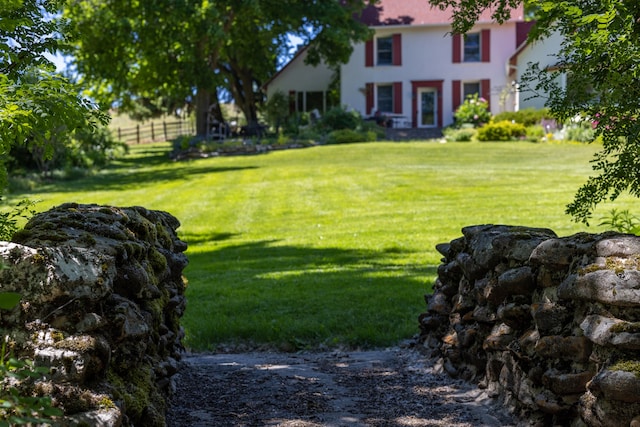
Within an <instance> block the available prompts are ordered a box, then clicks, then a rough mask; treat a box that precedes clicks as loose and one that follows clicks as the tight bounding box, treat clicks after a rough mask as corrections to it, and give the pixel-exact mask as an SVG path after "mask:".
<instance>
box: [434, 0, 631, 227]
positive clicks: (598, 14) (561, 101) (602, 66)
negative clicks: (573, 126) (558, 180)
mask: <svg viewBox="0 0 640 427" xmlns="http://www.w3.org/2000/svg"><path fill="white" fill-rule="evenodd" d="M429 1H430V3H431V4H432V5H437V6H439V7H447V6H453V7H454V21H453V30H454V31H455V32H460V33H464V32H466V31H467V30H469V29H470V28H471V27H472V26H473V25H474V24H475V22H476V21H477V19H478V16H479V13H480V12H481V11H483V10H485V9H491V10H493V11H494V16H495V17H496V18H497V19H498V21H499V22H503V21H504V20H505V19H506V18H507V17H508V15H509V14H508V8H509V7H513V6H517V5H519V4H520V3H522V2H521V1H520V0H477V1H473V2H468V1H462V0H429ZM526 3H530V2H525V4H526ZM537 6H538V7H537V8H536V9H535V25H534V27H533V28H532V31H531V33H530V39H531V40H535V39H540V38H543V37H545V36H548V35H550V34H552V33H554V32H557V33H558V34H560V35H561V36H562V37H563V42H562V45H561V48H560V52H558V54H557V55H556V56H557V60H556V65H557V67H558V69H560V70H563V71H566V72H567V73H568V78H567V79H566V86H565V87H562V86H561V85H560V82H559V79H557V74H556V73H553V72H547V71H545V70H541V69H540V67H539V66H538V65H536V64H534V65H533V66H532V67H531V69H530V71H529V72H528V73H527V74H526V75H525V76H524V79H525V84H526V82H534V81H536V80H535V79H536V78H538V79H539V83H538V84H535V87H533V88H532V89H534V90H537V91H540V92H544V93H547V94H549V99H548V101H547V106H548V107H549V109H550V111H551V113H552V115H553V116H554V117H557V118H558V120H559V121H560V122H565V121H566V120H569V119H571V118H572V117H575V116H577V115H580V116H583V117H592V118H594V130H595V137H596V138H597V137H601V138H602V148H601V150H600V151H599V152H598V153H596V155H595V157H594V159H593V162H592V167H593V170H594V171H595V172H596V175H594V176H591V177H589V178H588V179H587V181H586V183H585V184H583V185H582V186H581V187H580V188H579V189H578V191H577V192H576V195H575V197H574V199H573V201H572V202H571V203H570V204H569V205H568V206H567V209H566V212H567V213H568V214H570V215H571V216H572V217H573V218H574V219H575V220H576V221H581V222H584V223H587V222H588V220H589V218H590V217H591V215H592V212H593V210H594V209H595V207H596V206H597V205H598V204H600V203H602V202H604V201H606V200H615V199H616V198H618V197H619V196H620V195H621V194H622V193H623V192H627V191H628V192H629V193H630V194H631V195H633V196H635V197H640V174H639V173H638V172H637V171H638V164H639V163H640V154H639V153H640V122H639V121H638V117H639V116H640V103H639V102H638V99H640V85H638V84H637V82H638V67H637V63H638V60H639V58H640V23H639V22H638V16H640V2H637V1H635V0H611V1H603V2H597V1H589V2H587V1H582V0H567V1H561V2H552V1H544V2H541V3H538V5H537ZM532 85H533V84H532Z"/></svg>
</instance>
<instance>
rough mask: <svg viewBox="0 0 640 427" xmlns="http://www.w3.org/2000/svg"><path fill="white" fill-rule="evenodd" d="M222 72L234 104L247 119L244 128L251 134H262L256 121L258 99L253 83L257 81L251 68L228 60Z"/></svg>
mask: <svg viewBox="0 0 640 427" xmlns="http://www.w3.org/2000/svg"><path fill="white" fill-rule="evenodd" d="M222 70H223V72H225V73H226V74H227V76H228V79H229V82H230V85H229V89H230V91H231V95H233V99H234V100H235V103H236V105H237V106H238V108H240V110H241V111H242V114H243V115H244V117H245V119H246V120H247V126H246V130H247V132H249V133H250V134H252V135H259V136H261V135H262V130H261V129H260V125H259V123H258V103H259V101H260V99H258V97H257V96H259V94H256V92H254V90H253V87H254V83H257V82H256V81H255V80H254V78H253V74H252V72H251V70H249V69H244V68H242V67H240V66H239V65H238V64H237V63H236V62H234V61H229V62H228V63H227V64H226V67H224V68H223V69H222Z"/></svg>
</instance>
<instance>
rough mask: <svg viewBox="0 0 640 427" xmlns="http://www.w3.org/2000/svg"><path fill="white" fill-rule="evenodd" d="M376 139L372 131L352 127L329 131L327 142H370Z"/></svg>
mask: <svg viewBox="0 0 640 427" xmlns="http://www.w3.org/2000/svg"><path fill="white" fill-rule="evenodd" d="M375 140H376V134H375V132H373V131H357V130H352V129H340V130H334V131H331V132H329V135H328V136H327V144H346V143H350V142H371V141H375Z"/></svg>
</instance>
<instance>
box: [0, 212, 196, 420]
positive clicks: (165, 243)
mask: <svg viewBox="0 0 640 427" xmlns="http://www.w3.org/2000/svg"><path fill="white" fill-rule="evenodd" d="M179 225H180V223H179V222H178V220H177V219H176V218H174V217H173V216H171V215H170V214H168V213H166V212H160V211H151V210H147V209H145V208H142V207H129V208H117V207H112V206H98V205H79V204H75V203H68V204H64V205H61V206H58V207H56V208H53V209H51V210H49V211H47V212H43V213H40V214H38V215H35V216H34V217H33V218H31V220H30V221H29V222H28V223H27V225H26V226H25V228H24V230H22V231H20V232H19V233H18V234H17V235H16V236H15V237H14V239H13V241H12V242H0V256H1V257H2V258H3V260H4V264H5V265H6V267H7V268H5V269H3V270H1V271H0V292H1V291H13V292H18V293H20V294H21V295H22V300H21V303H20V305H19V306H18V307H16V308H15V309H14V310H12V311H10V312H2V313H0V328H2V331H3V333H4V334H6V335H8V336H9V337H11V349H12V351H13V353H14V354H15V355H16V356H19V357H26V358H30V359H33V360H35V361H36V363H37V364H38V365H45V366H49V367H50V368H51V373H50V374H49V375H48V376H46V377H45V378H44V379H43V380H39V381H37V382H36V383H35V384H33V388H34V391H35V392H36V393H40V394H42V395H48V396H51V397H52V398H53V399H54V404H55V406H57V407H59V408H61V409H62V410H63V411H64V413H65V416H64V419H61V420H58V421H59V423H60V425H90V426H110V427H111V426H133V425H145V426H164V425H165V409H166V404H167V400H168V397H169V396H170V394H171V391H172V380H171V377H172V375H173V374H174V373H175V372H176V370H177V367H178V360H179V358H180V354H181V352H182V350H183V347H182V342H181V341H182V338H183V336H184V332H183V330H182V328H181V326H180V324H179V320H180V317H181V316H182V314H183V313H184V310H185V305H186V300H185V296H184V291H185V283H184V281H183V277H182V270H183V269H184V268H185V267H186V265H187V258H186V256H185V254H184V251H185V250H186V247H187V246H186V244H185V243H184V242H182V241H181V240H180V239H179V238H178V237H177V235H176V230H177V228H178V227H179Z"/></svg>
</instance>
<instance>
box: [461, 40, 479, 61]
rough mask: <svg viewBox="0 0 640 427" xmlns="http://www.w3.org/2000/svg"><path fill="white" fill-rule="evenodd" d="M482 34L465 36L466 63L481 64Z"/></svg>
mask: <svg viewBox="0 0 640 427" xmlns="http://www.w3.org/2000/svg"><path fill="white" fill-rule="evenodd" d="M480 43H481V37H480V33H468V34H465V36H464V56H463V60H464V62H480V61H481V60H482V57H481V52H482V50H481V47H480V46H481V45H480Z"/></svg>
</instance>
